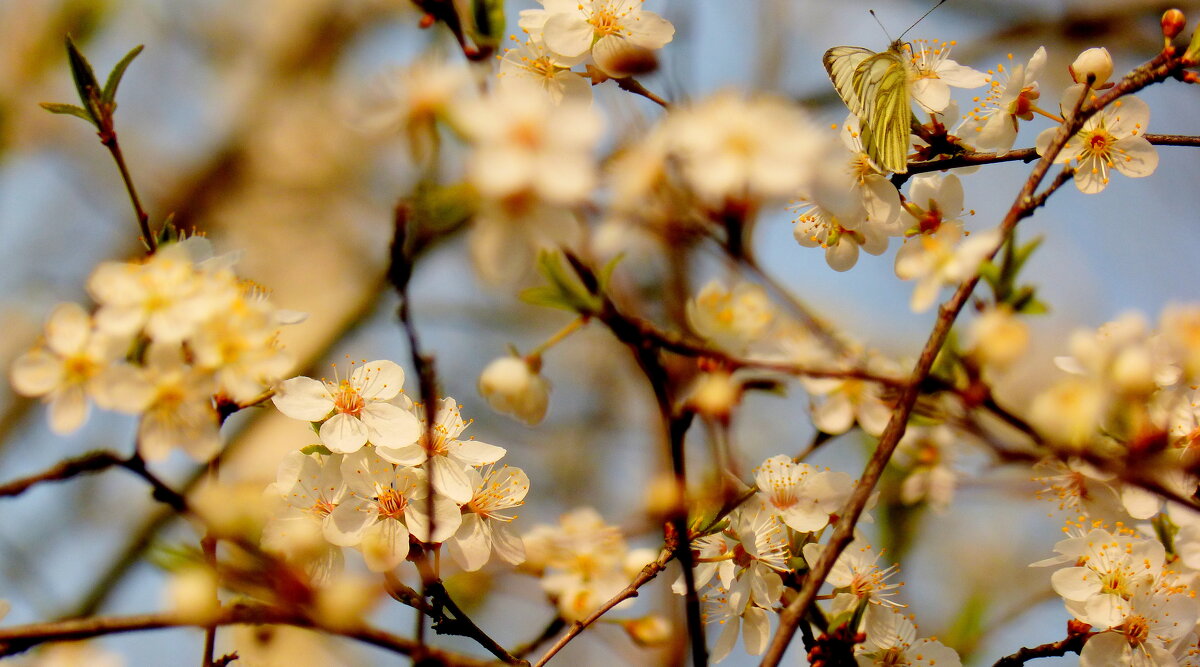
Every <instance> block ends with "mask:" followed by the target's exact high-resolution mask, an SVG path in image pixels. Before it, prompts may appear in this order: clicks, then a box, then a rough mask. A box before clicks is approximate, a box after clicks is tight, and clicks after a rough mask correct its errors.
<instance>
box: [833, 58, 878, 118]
mask: <svg viewBox="0 0 1200 667" xmlns="http://www.w3.org/2000/svg"><path fill="white" fill-rule="evenodd" d="M874 55H875V52H874V51H872V50H870V49H864V48H862V47H859V46H835V47H833V48H832V49H829V50H828V51H826V52H825V56H824V57H822V58H821V62H822V63H824V64H825V71H827V72H829V79H830V81H833V87H834V88H835V89H837V92H838V95H840V96H841V98H842V101H843V102H845V103H846V106H847V107H850V111H852V112H854V115H856V116H862V115H863V114H864V112H865V109H863V105H862V100H861V98H860V97H859V96H858V93H856V92H855V90H854V72H855V71H856V70H857V69H858V66H859V65H861V64H862V63H863V61H864V60H866V59H867V58H870V57H871V56H874Z"/></svg>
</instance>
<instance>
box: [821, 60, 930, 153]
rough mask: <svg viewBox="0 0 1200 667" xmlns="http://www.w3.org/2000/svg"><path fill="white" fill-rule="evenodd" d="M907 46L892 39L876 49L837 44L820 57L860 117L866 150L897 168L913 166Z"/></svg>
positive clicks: (840, 92) (835, 84)
mask: <svg viewBox="0 0 1200 667" xmlns="http://www.w3.org/2000/svg"><path fill="white" fill-rule="evenodd" d="M906 49H907V47H906V46H905V45H904V44H903V43H902V42H901V41H900V40H896V41H894V42H892V44H891V46H889V47H888V49H887V50H886V51H880V52H879V53H876V52H874V51H871V50H870V49H864V48H862V47H858V46H835V47H833V48H832V49H829V50H828V51H826V52H825V56H824V57H823V58H822V59H821V60H822V62H823V63H824V64H825V70H826V71H828V72H829V78H830V80H832V81H833V87H834V88H836V89H837V92H838V95H840V96H841V98H842V101H844V102H845V103H846V106H847V107H849V108H850V111H851V112H853V113H854V115H856V116H858V120H859V126H860V127H861V135H860V138H861V140H862V144H863V148H864V150H866V152H867V155H868V156H869V157H870V158H871V159H872V160H874V161H875V163H876V164H877V165H879V166H880V167H882V168H884V169H886V170H888V171H891V172H895V173H901V174H902V173H905V172H906V171H908V137H909V133H910V131H909V128H910V127H911V119H912V108H911V106H912V105H911V102H912V94H911V91H910V90H909V86H910V79H911V78H912V77H911V76H910V71H911V69H912V65H911V64H910V61H909V57H908V54H907V52H906Z"/></svg>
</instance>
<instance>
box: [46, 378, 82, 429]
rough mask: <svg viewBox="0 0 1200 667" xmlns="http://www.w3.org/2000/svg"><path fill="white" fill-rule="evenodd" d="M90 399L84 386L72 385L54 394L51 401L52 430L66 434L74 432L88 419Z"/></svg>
mask: <svg viewBox="0 0 1200 667" xmlns="http://www.w3.org/2000/svg"><path fill="white" fill-rule="evenodd" d="M87 416H88V401H87V395H86V394H85V393H84V391H83V387H81V386H79V385H77V384H76V385H70V386H67V387H63V388H62V390H60V391H58V392H56V393H55V394H54V399H53V400H52V401H51V402H50V430H52V431H54V432H55V433H58V434H59V435H65V434H67V433H72V432H74V431H75V430H76V429H78V428H79V427H80V426H83V422H84V421H86V420H87Z"/></svg>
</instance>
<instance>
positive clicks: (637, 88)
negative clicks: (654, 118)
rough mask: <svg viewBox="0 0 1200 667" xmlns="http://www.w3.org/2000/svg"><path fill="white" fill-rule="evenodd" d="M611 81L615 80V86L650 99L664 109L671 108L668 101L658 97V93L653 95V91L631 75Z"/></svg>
mask: <svg viewBox="0 0 1200 667" xmlns="http://www.w3.org/2000/svg"><path fill="white" fill-rule="evenodd" d="M613 81H616V82H617V86H619V87H620V88H621V90H625V91H628V92H631V93H633V94H634V95H641V96H642V97H644V98H646V99H648V100H650V101H651V102H654V103H655V104H657V105H658V106H660V107H662V108H664V109H670V108H671V103H670V102H668V101H666V100H664V99H663V98H661V97H659V96H658V95H655V94H654V93H652V92H650V91H649V90H648V89H647V88H646V87H645V86H643V85H642V84H641V82H639V81H638V80H637V79H635V78H633V77H631V76H630V77H625V78H624V79H613Z"/></svg>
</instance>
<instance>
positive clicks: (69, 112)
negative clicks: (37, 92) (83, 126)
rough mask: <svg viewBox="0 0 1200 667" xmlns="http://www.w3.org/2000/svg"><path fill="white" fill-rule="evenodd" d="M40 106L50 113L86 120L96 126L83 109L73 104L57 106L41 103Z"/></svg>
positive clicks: (51, 103) (56, 103)
mask: <svg viewBox="0 0 1200 667" xmlns="http://www.w3.org/2000/svg"><path fill="white" fill-rule="evenodd" d="M40 106H41V107H42V108H43V109H45V110H46V111H49V112H50V113H57V114H62V115H64V116H76V117H79V118H82V119H84V120H86V121H87V122H89V123H91V124H92V125H96V121H95V119H93V118H92V114H90V113H88V112H87V109H84V108H83V107H77V106H75V105H74V104H59V103H58V102H42V103H41V104H40Z"/></svg>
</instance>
